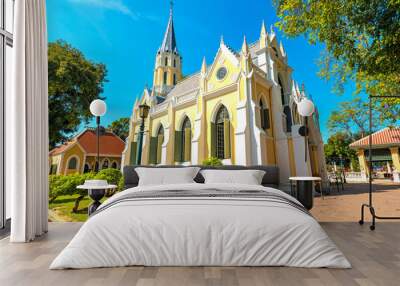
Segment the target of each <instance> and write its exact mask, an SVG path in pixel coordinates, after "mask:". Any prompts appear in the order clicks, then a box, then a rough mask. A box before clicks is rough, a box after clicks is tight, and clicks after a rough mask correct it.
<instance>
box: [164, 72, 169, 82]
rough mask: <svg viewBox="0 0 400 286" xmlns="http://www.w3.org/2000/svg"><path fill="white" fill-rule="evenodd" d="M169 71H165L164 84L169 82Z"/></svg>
mask: <svg viewBox="0 0 400 286" xmlns="http://www.w3.org/2000/svg"><path fill="white" fill-rule="evenodd" d="M167 79H168V72H164V84H167Z"/></svg>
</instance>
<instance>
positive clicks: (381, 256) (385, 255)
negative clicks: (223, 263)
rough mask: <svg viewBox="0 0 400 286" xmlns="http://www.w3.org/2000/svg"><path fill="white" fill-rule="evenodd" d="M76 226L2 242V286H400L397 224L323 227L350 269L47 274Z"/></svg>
mask: <svg viewBox="0 0 400 286" xmlns="http://www.w3.org/2000/svg"><path fill="white" fill-rule="evenodd" d="M80 226H81V224H80V223H51V224H50V231H49V233H48V234H47V235H46V236H44V237H43V238H40V239H38V240H36V241H35V242H33V243H29V244H10V243H9V242H8V238H6V239H3V240H1V241H0V285H1V286H17V285H24V286H25V285H27V286H36V285H40V286H42V285H43V286H44V285H57V286H61V285H68V286H75V285H82V286H87V285H96V286H97V285H133V286H134V285H136V286H155V285H157V286H161V285H166V286H180V285H193V286H194V285H196V286H197V285H199V286H200V285H201V286H212V285H226V286H236V285H237V286H262V285H290V286H292V285H346V286H347V285H348V286H351V285H368V286H369V285H384V286H390V285H396V286H397V285H400V276H399V273H400V222H379V223H378V225H377V230H376V231H375V232H371V231H370V230H369V228H368V225H364V226H359V225H358V224H357V223H347V222H339V223H337V222H335V223H322V226H323V227H324V229H325V230H326V231H327V232H328V234H329V236H330V237H331V238H332V240H333V241H335V242H336V244H337V245H338V246H339V248H340V249H341V250H342V251H343V252H344V254H345V255H346V256H347V258H348V259H349V260H350V262H351V263H352V265H353V268H352V269H349V270H341V269H301V268H288V267H125V268H108V269H104V268H103V269H88V270H61V271H60V270H56V271H55V270H53V271H50V270H48V267H49V264H50V263H51V261H52V260H53V259H54V257H55V256H56V255H57V254H58V253H59V252H60V251H61V250H62V248H63V247H64V246H65V245H66V244H67V242H68V241H69V240H70V239H71V238H72V237H73V235H74V234H75V233H76V231H77V230H78V229H79V227H80Z"/></svg>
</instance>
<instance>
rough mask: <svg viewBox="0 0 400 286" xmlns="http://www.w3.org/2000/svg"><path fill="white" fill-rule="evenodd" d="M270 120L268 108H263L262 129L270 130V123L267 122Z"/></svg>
mask: <svg viewBox="0 0 400 286" xmlns="http://www.w3.org/2000/svg"><path fill="white" fill-rule="evenodd" d="M269 119H270V118H269V109H268V108H265V109H264V110H263V120H264V122H263V128H264V129H270V128H271V123H270V120H269Z"/></svg>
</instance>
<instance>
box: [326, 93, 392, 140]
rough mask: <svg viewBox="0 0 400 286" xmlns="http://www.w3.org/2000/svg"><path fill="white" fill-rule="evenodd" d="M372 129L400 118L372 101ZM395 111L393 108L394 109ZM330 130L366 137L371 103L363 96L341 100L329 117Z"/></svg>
mask: <svg viewBox="0 0 400 286" xmlns="http://www.w3.org/2000/svg"><path fill="white" fill-rule="evenodd" d="M372 104H373V106H372V109H373V113H372V130H376V129H378V128H379V127H380V126H386V125H391V124H393V123H395V122H396V120H398V117H395V116H387V114H386V112H389V111H388V110H386V109H385V108H382V107H381V106H380V105H378V103H377V102H374V101H373V102H372ZM392 111H393V110H392ZM328 129H329V131H331V132H333V133H335V132H344V133H347V134H348V135H349V136H352V137H354V136H355V134H358V135H360V136H361V137H364V136H366V135H368V132H369V103H368V102H366V101H364V100H363V99H362V98H361V97H359V96H356V97H354V98H353V99H352V100H350V101H344V102H341V103H340V104H339V106H338V109H337V110H334V111H332V113H331V115H330V117H329V119H328Z"/></svg>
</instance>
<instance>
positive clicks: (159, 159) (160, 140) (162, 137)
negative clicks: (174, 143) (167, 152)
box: [157, 135, 164, 164]
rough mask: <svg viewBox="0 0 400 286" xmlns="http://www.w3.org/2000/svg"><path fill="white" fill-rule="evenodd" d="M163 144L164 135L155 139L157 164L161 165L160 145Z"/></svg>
mask: <svg viewBox="0 0 400 286" xmlns="http://www.w3.org/2000/svg"><path fill="white" fill-rule="evenodd" d="M163 142H164V135H158V137H157V164H161V154H162V144H163Z"/></svg>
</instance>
